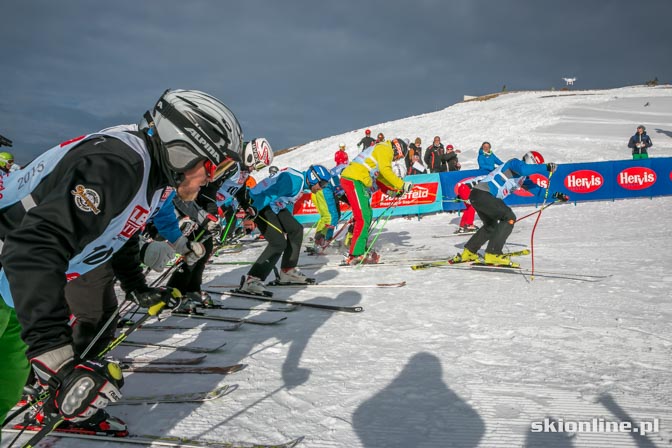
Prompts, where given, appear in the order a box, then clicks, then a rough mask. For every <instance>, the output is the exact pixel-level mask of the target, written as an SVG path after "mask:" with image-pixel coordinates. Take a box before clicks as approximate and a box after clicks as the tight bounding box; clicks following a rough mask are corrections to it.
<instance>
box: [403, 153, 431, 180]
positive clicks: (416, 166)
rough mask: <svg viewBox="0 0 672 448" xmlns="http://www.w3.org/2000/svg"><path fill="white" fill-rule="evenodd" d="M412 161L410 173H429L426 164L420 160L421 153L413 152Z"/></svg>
mask: <svg viewBox="0 0 672 448" xmlns="http://www.w3.org/2000/svg"><path fill="white" fill-rule="evenodd" d="M411 162H412V163H411V166H410V167H409V168H408V174H409V175H412V174H425V173H427V168H425V165H423V164H422V162H421V161H420V154H417V153H416V154H413V159H412V160H411Z"/></svg>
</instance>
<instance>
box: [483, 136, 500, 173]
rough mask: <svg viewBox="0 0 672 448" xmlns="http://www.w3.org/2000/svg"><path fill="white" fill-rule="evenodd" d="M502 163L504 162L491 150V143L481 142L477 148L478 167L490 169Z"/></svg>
mask: <svg viewBox="0 0 672 448" xmlns="http://www.w3.org/2000/svg"><path fill="white" fill-rule="evenodd" d="M502 163H504V162H502V161H501V160H499V157H497V156H496V155H495V153H494V152H492V145H490V143H489V142H483V143H482V144H481V147H480V149H479V150H478V169H479V170H486V171H492V170H494V169H495V168H497V167H498V166H499V165H501V164H502Z"/></svg>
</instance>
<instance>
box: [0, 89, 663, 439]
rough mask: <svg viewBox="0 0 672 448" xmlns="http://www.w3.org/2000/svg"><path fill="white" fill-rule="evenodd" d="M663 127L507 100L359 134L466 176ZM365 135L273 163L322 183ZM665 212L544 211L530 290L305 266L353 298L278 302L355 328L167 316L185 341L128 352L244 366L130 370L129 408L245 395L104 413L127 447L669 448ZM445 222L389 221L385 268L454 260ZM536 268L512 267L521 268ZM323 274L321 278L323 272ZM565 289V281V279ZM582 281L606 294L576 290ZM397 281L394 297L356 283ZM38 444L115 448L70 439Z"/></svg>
mask: <svg viewBox="0 0 672 448" xmlns="http://www.w3.org/2000/svg"><path fill="white" fill-rule="evenodd" d="M549 95H558V96H551V97H547V96H549ZM647 102H648V103H650V105H649V106H647V107H646V108H644V106H643V105H644V104H645V103H647ZM671 118H672V89H669V88H667V87H659V88H655V89H651V88H643V87H630V88H623V89H616V90H609V91H592V92H568V93H560V92H554V93H550V92H524V93H512V94H508V95H503V96H500V97H498V98H496V99H493V100H490V101H485V102H470V103H462V104H458V105H455V106H452V107H450V108H448V109H445V110H443V111H439V112H435V113H432V114H427V115H424V116H421V117H412V118H408V119H405V120H401V121H398V122H395V123H385V124H382V125H378V126H372V130H373V131H374V132H378V131H383V132H384V133H385V134H386V135H387V134H388V133H389V134H393V133H394V134H397V135H402V136H409V137H411V138H413V137H414V136H415V135H420V136H421V137H422V138H423V141H424V142H427V143H428V142H429V141H430V139H431V136H432V135H433V134H439V135H442V136H444V138H443V140H444V142H453V144H455V143H457V144H456V146H457V147H461V148H464V149H465V151H464V153H463V155H462V156H461V160H463V165H464V166H465V168H467V167H470V165H469V164H470V163H472V162H473V161H474V160H475V155H476V152H475V151H476V149H477V148H478V145H479V144H480V142H481V141H482V140H485V139H488V140H490V141H491V142H492V143H493V147H494V149H495V151H496V152H497V153H498V155H499V156H500V157H501V158H507V157H512V156H515V155H518V154H519V153H520V152H522V151H524V150H527V149H532V148H535V149H540V150H542V151H543V152H544V154H545V155H546V157H547V159H550V160H557V161H558V162H568V161H587V160H607V159H611V158H628V157H629V155H628V154H629V151H628V150H627V148H626V147H625V146H626V144H627V139H628V137H629V135H630V134H631V133H633V132H634V129H635V127H636V125H637V124H639V123H643V124H645V125H646V126H647V128H648V131H649V134H650V135H651V137H652V139H653V142H654V147H653V149H652V151H651V154H652V156H654V157H656V156H660V155H666V156H671V155H672V120H671ZM360 134H361V132H359V131H358V132H356V133H354V132H353V133H349V134H346V135H345V136H335V137H330V138H328V139H324V140H322V141H320V142H313V143H309V144H307V145H305V146H304V147H302V148H300V149H298V150H296V151H294V152H292V153H289V154H287V155H286V156H280V157H278V159H277V162H278V164H280V165H282V164H287V165H291V166H295V167H299V168H301V167H305V166H307V165H308V164H309V163H313V162H323V163H325V164H327V165H328V166H331V165H332V163H331V156H332V154H333V151H335V148H336V147H337V143H338V142H339V141H341V140H343V141H346V143H347V144H348V146H349V148H350V149H351V153H350V155H351V156H354V154H355V151H354V150H353V149H354V144H355V142H356V141H358V140H359V138H360ZM447 136H450V137H451V138H450V139H449V138H446V137H447ZM309 156H310V158H309ZM472 165H473V163H472ZM671 208H672V198H670V197H666V198H655V199H639V200H624V201H616V202H591V203H583V204H578V205H569V204H567V205H555V206H553V207H550V208H548V209H547V210H546V211H544V213H543V215H542V217H541V219H540V222H539V226H538V228H537V231H536V234H535V265H536V268H537V269H538V270H539V271H540V272H541V271H546V272H547V273H546V274H544V275H542V274H539V275H537V276H536V277H535V278H534V280H532V279H530V277H529V276H524V275H521V274H520V273H517V272H512V271H499V272H479V271H473V270H464V269H455V268H453V267H448V268H435V269H428V270H422V271H412V270H411V269H410V268H409V264H410V262H409V263H406V264H398V265H397V264H390V265H380V266H365V267H363V268H361V269H352V268H338V267H335V266H334V264H335V263H337V261H339V260H340V258H341V257H340V256H339V255H337V254H334V255H329V256H326V257H308V256H305V255H302V258H301V261H300V263H301V264H308V263H311V264H313V267H306V268H304V271H305V272H307V273H310V274H314V275H315V277H317V279H318V280H319V281H320V282H321V283H322V284H329V283H337V284H348V285H352V286H349V287H341V288H333V289H331V288H310V287H308V288H306V289H304V290H300V289H292V290H287V289H283V290H280V291H278V292H277V293H276V296H277V297H280V298H291V299H292V300H301V301H309V302H315V303H335V304H342V305H355V304H358V305H361V306H363V307H364V309H365V311H364V312H363V313H360V314H349V313H335V312H329V311H322V310H317V309H309V308H305V309H299V310H297V311H294V312H292V313H286V316H287V320H286V321H285V322H283V323H281V324H278V325H274V326H254V325H244V326H243V327H242V328H241V329H240V330H238V331H235V332H224V331H200V330H199V328H202V327H205V326H213V325H215V326H216V325H219V324H218V323H216V322H209V323H204V322H203V321H192V320H189V319H178V318H175V317H173V318H170V320H169V322H171V323H175V324H184V325H191V326H194V327H196V329H195V330H194V331H190V332H186V333H183V334H181V335H180V334H179V333H177V332H151V331H146V330H141V331H139V332H138V334H137V335H135V336H134V339H136V340H145V341H155V342H156V341H163V342H179V343H189V344H193V345H194V346H196V345H197V346H208V345H209V346H214V345H217V344H218V343H220V342H221V341H224V340H225V341H227V342H228V344H227V346H226V348H225V349H224V350H222V351H221V352H219V353H215V354H210V355H208V358H207V361H206V365H225V364H233V363H237V362H244V363H247V364H249V367H248V368H247V369H246V370H244V371H242V372H239V373H236V374H234V375H230V376H228V377H223V378H222V377H218V376H216V375H200V376H198V375H187V374H185V375H181V376H176V375H149V374H139V373H135V374H130V375H128V376H127V379H126V384H127V385H126V387H125V388H124V392H125V393H126V394H128V395H136V394H141V393H142V394H146V393H150V392H161V391H163V392H164V393H165V391H166V390H170V391H175V392H184V391H193V390H209V389H212V388H214V387H215V386H216V385H217V384H225V383H230V384H234V383H235V384H237V385H238V390H236V391H235V392H234V393H232V394H230V395H228V396H226V397H224V398H222V399H220V400H218V401H213V402H209V403H205V404H202V405H195V404H193V405H185V404H181V405H173V404H166V405H154V406H150V405H145V406H116V407H114V408H113V413H114V414H115V415H117V416H119V417H121V418H122V419H125V420H126V421H127V422H128V424H129V428H130V430H131V431H132V432H135V433H151V434H171V435H180V436H190V437H199V438H203V439H208V440H248V441H251V440H254V441H260V442H278V441H282V440H287V439H290V438H292V437H295V436H300V435H305V436H306V440H305V442H304V443H303V444H302V445H301V446H305V447H311V448H312V447H325V448H336V447H338V448H341V447H348V448H350V447H352V448H356V447H366V448H387V447H423V448H424V447H451V446H454V447H519V446H534V447H562V448H569V447H577V448H578V447H653V446H672V430H671V428H672V375H671V373H672V364H671V362H670V359H671V355H672V331H671V330H670V321H671V320H672V304H671V303H670V299H671V297H670V289H671V286H672V274H670V272H669V268H670V266H672V265H671V264H670V261H669V254H670V253H671V252H672V238H670V235H671V231H670V229H669V225H668V223H669V218H670V212H669V210H670V209H671ZM532 210H533V209H531V208H517V209H515V211H516V213H517V214H518V216H523V215H524V214H526V213H529V212H531V211H532ZM458 220H459V217H458V216H457V215H456V214H437V215H433V216H426V217H423V218H422V219H421V220H420V221H417V220H405V219H401V218H400V219H393V220H390V221H389V222H388V223H387V224H386V225H385V228H384V231H383V232H382V234H381V236H380V238H379V240H378V243H377V245H378V248H379V250H380V252H381V253H382V255H383V259H384V260H385V261H388V262H393V261H395V260H397V261H398V260H410V259H417V258H428V257H446V256H448V255H452V254H454V253H456V252H457V251H459V250H460V249H461V247H462V245H463V244H464V242H465V241H466V237H448V236H446V237H443V238H435V237H434V236H441V235H449V234H451V233H452V231H453V230H454V229H455V228H456V226H457V223H458ZM533 224H534V222H533V218H529V219H525V220H523V221H521V222H520V223H519V224H517V225H516V228H515V229H514V232H513V234H512V235H511V237H510V238H509V244H508V246H507V247H508V249H509V250H518V249H520V248H522V247H524V246H527V245H528V244H529V238H530V233H531V230H532V226H533ZM263 247H264V246H263V244H260V243H253V244H250V245H249V249H247V250H245V251H243V252H242V253H240V254H236V255H229V256H226V257H220V258H217V259H215V263H217V262H221V261H223V260H226V261H235V260H241V261H245V260H247V261H251V260H254V259H255V258H256V256H257V255H258V254H259V253H260V251H261V250H262V249H263ZM530 261H531V260H530V257H524V258H521V259H520V262H521V264H523V266H528V267H529V265H530ZM316 262H318V263H319V262H324V263H329V264H325V265H324V266H322V267H316V266H314V263H316ZM246 268H247V267H246V266H241V265H239V266H236V265H224V264H211V265H210V266H209V267H208V269H207V271H206V281H207V282H208V283H209V284H210V285H222V284H231V283H236V282H237V281H238V279H239V278H240V276H241V275H243V274H244V273H245V272H246ZM554 273H560V274H554ZM565 274H573V275H570V276H569V277H572V278H574V279H572V278H561V277H563V276H566V275H565ZM589 274H595V275H604V276H606V277H605V278H597V279H593V280H595V281H592V282H588V281H583V280H577V279H576V278H579V277H577V276H580V275H589ZM582 278H585V279H589V278H588V277H582ZM401 280H405V281H406V282H407V286H405V287H403V288H394V289H386V288H362V287H358V286H357V285H363V284H371V283H379V282H393V281H401ZM225 303H232V304H234V303H235V304H249V305H251V304H256V303H257V302H253V301H248V300H245V299H235V300H234V299H230V298H229V299H226V301H225ZM215 313H218V314H226V315H238V316H243V315H245V312H232V311H227V312H223V311H218V312H215ZM278 314H282V313H275V312H265V313H260V317H263V318H270V317H276V316H277V315H278ZM129 352H130V350H129V349H125V350H121V351H119V352H118V353H119V354H125V353H129ZM146 352H148V350H144V349H140V350H135V351H133V352H130V353H133V354H141V353H146ZM156 354H158V352H156ZM546 417H548V418H552V419H555V420H564V421H577V420H586V421H590V420H591V419H600V418H601V419H604V420H607V421H618V420H623V421H641V420H650V419H652V418H658V419H659V425H660V431H659V432H658V433H655V434H649V435H646V436H640V435H639V434H626V433H609V434H605V433H592V434H588V433H580V434H568V433H535V432H532V431H531V423H532V422H533V421H540V420H542V419H544V418H546ZM7 440H8V438H6V437H5V438H3V445H2V446H3V448H4V447H5V446H6V444H7ZM52 440H53V439H52ZM50 446H56V447H60V446H62V447H89V446H100V447H101V448H102V447H113V446H121V445H119V444H118V443H115V442H114V441H111V442H108V443H96V444H95V445H94V443H93V442H89V441H74V440H63V441H60V442H56V443H54V444H53V445H50Z"/></svg>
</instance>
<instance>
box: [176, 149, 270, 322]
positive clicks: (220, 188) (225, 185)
mask: <svg viewBox="0 0 672 448" xmlns="http://www.w3.org/2000/svg"><path fill="white" fill-rule="evenodd" d="M272 161H273V149H272V148H271V145H270V144H269V143H268V141H267V140H266V139H265V138H256V139H254V140H252V141H249V142H246V143H244V144H243V153H242V162H240V163H237V164H236V165H234V166H233V167H232V168H231V169H230V170H229V171H227V173H226V174H225V175H223V176H222V177H221V178H220V179H219V180H217V181H215V182H211V183H209V184H208V185H207V186H205V187H203V188H202V189H201V191H200V193H199V195H198V198H197V199H196V204H198V205H199V206H200V207H201V208H202V209H203V210H204V211H205V212H206V213H207V215H208V216H210V217H211V218H210V220H208V221H205V222H206V224H205V225H203V222H204V221H197V222H201V224H200V225H199V228H200V231H198V230H196V229H194V231H192V233H191V235H190V239H192V240H193V239H195V238H196V237H199V241H203V244H204V245H205V256H203V257H202V258H200V259H199V260H198V261H196V263H194V264H193V265H190V266H189V265H187V266H183V269H181V270H177V271H175V273H173V275H172V276H171V277H170V280H168V286H169V287H171V288H177V289H179V290H180V291H181V292H182V294H183V295H184V296H185V297H186V299H187V300H186V301H183V303H182V304H181V307H182V309H183V310H186V311H192V310H193V308H194V307H195V306H196V305H201V306H206V307H207V306H208V305H209V304H210V303H212V300H211V299H210V296H209V295H208V294H207V293H206V292H202V291H201V284H202V282H203V271H204V270H205V265H206V263H207V261H208V258H210V254H212V251H213V247H214V241H213V239H214V237H215V233H216V231H217V230H219V231H220V232H221V226H220V225H219V210H220V208H219V207H220V205H222V204H224V203H225V202H226V201H227V200H229V199H233V198H234V197H235V195H236V194H238V193H239V192H240V191H241V190H244V189H245V188H246V187H245V184H246V182H247V180H248V178H249V177H250V173H251V172H252V171H255V170H260V169H263V168H265V167H267V166H269V165H270V164H271V162H272ZM243 193H244V191H243Z"/></svg>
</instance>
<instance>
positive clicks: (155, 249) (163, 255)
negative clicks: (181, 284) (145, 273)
mask: <svg viewBox="0 0 672 448" xmlns="http://www.w3.org/2000/svg"><path fill="white" fill-rule="evenodd" d="M174 257H175V249H173V246H171V245H170V244H168V243H167V242H166V241H152V242H150V243H146V244H144V245H143V246H142V247H141V248H140V258H141V259H142V263H143V264H144V265H145V266H147V267H148V268H151V269H152V271H156V272H161V271H163V270H164V269H165V268H166V265H167V264H168V263H169V262H170V261H171V260H172V259H173V258H174Z"/></svg>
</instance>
